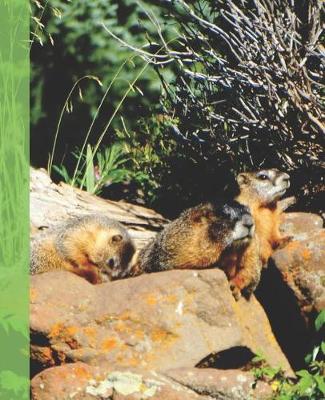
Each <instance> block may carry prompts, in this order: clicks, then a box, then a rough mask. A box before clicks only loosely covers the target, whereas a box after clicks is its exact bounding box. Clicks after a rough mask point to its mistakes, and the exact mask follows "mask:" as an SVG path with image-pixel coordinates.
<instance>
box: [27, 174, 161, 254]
mask: <svg viewBox="0 0 325 400" xmlns="http://www.w3.org/2000/svg"><path fill="white" fill-rule="evenodd" d="M88 213H102V214H103V215H107V216H108V217H110V218H112V219H115V220H117V221H119V222H121V223H122V224H123V225H125V226H126V227H127V228H128V230H129V232H130V235H131V236H132V238H133V239H134V241H135V243H136V246H137V247H138V248H141V247H142V246H143V245H144V244H145V243H146V242H147V241H148V240H150V239H151V238H152V237H153V236H154V235H155V233H156V232H157V231H159V230H160V229H161V228H162V227H163V225H164V224H165V223H166V222H168V221H167V220H166V219H165V218H163V217H162V216H161V215H160V214H157V213H156V212H154V211H153V210H150V209H147V208H145V207H140V206H137V205H133V204H129V203H126V202H124V201H118V202H117V201H110V200H104V199H101V198H100V197H97V196H94V195H91V194H89V193H87V192H85V191H82V190H79V189H76V188H73V187H71V186H69V185H66V184H64V183H60V184H59V185H56V184H55V183H53V182H52V181H51V179H50V177H49V176H48V175H47V173H46V171H45V170H43V169H39V170H36V169H33V168H32V169H31V178H30V220H31V228H32V235H33V234H35V233H36V232H38V231H39V230H43V229H47V228H49V227H51V226H53V225H55V224H57V223H59V222H61V221H63V220H65V219H66V218H68V217H71V216H76V215H83V214H88Z"/></svg>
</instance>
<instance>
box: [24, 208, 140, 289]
mask: <svg viewBox="0 0 325 400" xmlns="http://www.w3.org/2000/svg"><path fill="white" fill-rule="evenodd" d="M134 252H135V246H134V244H133V242H132V240H131V238H130V235H129V234H128V232H127V230H126V229H125V228H124V227H123V226H122V225H121V224H120V223H118V222H117V221H114V220H112V219H110V218H108V217H106V216H104V215H99V214H98V215H97V214H94V215H86V216H81V217H76V218H71V219H69V220H67V221H66V222H64V223H62V224H59V225H58V226H56V227H54V228H53V229H50V230H48V231H46V232H44V233H41V234H39V235H38V236H36V238H35V239H34V240H33V241H32V245H31V265H30V272H31V274H38V273H42V272H48V271H53V270H62V269H65V270H67V271H71V272H73V273H75V274H77V275H79V276H82V277H84V278H86V279H87V280H88V281H89V282H91V283H101V282H104V281H106V280H112V279H116V278H119V277H121V276H123V275H124V273H125V271H126V270H127V269H128V266H129V263H130V262H131V259H132V257H133V255H134Z"/></svg>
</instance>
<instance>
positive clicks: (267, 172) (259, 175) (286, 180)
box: [237, 169, 290, 205]
mask: <svg viewBox="0 0 325 400" xmlns="http://www.w3.org/2000/svg"><path fill="white" fill-rule="evenodd" d="M237 182H238V185H239V189H240V193H241V194H243V193H244V194H246V195H247V196H251V197H252V201H254V200H256V199H258V201H259V202H260V203H261V204H264V205H267V204H272V203H274V202H276V201H277V200H279V199H280V197H282V196H283V195H284V193H285V192H286V190H287V189H288V188H289V187H290V176H289V175H288V174H286V173H285V172H281V171H279V170H277V169H263V170H261V171H257V172H242V173H240V174H239V175H238V176H237Z"/></svg>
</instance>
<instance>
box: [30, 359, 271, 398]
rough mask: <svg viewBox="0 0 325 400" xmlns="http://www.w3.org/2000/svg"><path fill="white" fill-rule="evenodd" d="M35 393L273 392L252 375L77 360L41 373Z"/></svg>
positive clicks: (248, 395) (95, 395)
mask: <svg viewBox="0 0 325 400" xmlns="http://www.w3.org/2000/svg"><path fill="white" fill-rule="evenodd" d="M31 394H32V396H31V398H32V400H65V399H75V400H91V399H108V400H142V399H151V400H162V399H163V400H213V399H220V400H222V399H224V400H246V399H248V398H249V399H251V400H254V399H258V400H263V399H267V398H270V395H271V394H272V390H271V388H270V387H269V386H268V385H267V384H266V383H263V382H257V383H256V382H255V380H254V377H253V376H252V375H251V374H250V373H248V372H241V371H233V370H228V371H218V370H212V369H205V370H203V369H198V368H188V369H182V370H177V369H176V370H171V371H167V372H165V373H157V372H154V371H138V370H126V369H123V370H112V369H111V368H109V367H95V366H89V365H87V364H84V363H80V362H77V363H73V364H66V365H62V366H59V367H54V368H49V369H47V370H45V371H43V372H41V373H40V374H38V375H37V376H36V377H34V378H33V380H32V383H31Z"/></svg>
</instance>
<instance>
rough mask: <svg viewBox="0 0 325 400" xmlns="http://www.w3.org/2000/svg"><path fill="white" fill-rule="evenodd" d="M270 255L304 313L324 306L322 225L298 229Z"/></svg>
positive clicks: (324, 254)
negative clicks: (302, 231)
mask: <svg viewBox="0 0 325 400" xmlns="http://www.w3.org/2000/svg"><path fill="white" fill-rule="evenodd" d="M272 258H273V261H274V263H275V265H276V267H277V268H278V270H279V271H280V272H281V274H282V277H283V280H284V281H285V282H286V283H287V285H288V286H289V287H290V288H291V289H292V291H293V293H294V295H295V297H296V299H297V302H298V304H299V306H300V308H301V310H302V312H303V313H304V314H305V315H307V314H309V313H310V312H312V311H315V310H316V311H320V310H322V309H323V308H324V307H325V230H324V229H313V230H311V231H305V232H304V233H299V234H298V240H293V241H292V242H290V243H289V244H288V245H287V246H286V247H285V248H283V249H281V250H278V251H276V252H275V253H274V255H273V257H272Z"/></svg>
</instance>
